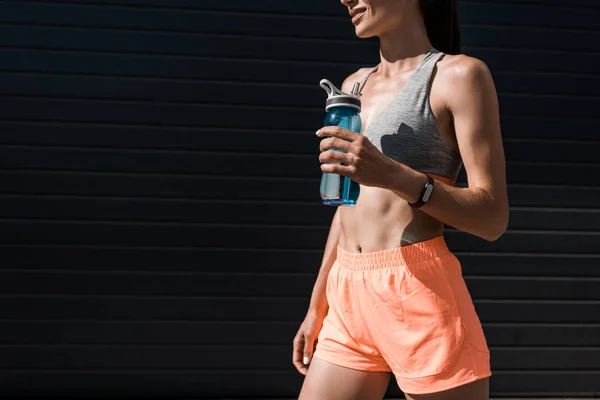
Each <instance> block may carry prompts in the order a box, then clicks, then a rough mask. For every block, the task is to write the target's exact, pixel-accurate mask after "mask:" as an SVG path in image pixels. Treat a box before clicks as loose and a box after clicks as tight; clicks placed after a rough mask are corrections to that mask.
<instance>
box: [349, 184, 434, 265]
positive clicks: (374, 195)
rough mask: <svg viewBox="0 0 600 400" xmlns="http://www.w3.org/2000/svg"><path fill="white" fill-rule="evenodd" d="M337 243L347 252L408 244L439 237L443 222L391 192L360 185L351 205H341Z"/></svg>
mask: <svg viewBox="0 0 600 400" xmlns="http://www.w3.org/2000/svg"><path fill="white" fill-rule="evenodd" d="M340 223H341V232H340V238H339V245H340V247H341V248H342V249H344V250H346V251H350V252H357V253H368V252H373V251H381V250H388V249H392V248H395V247H400V246H408V245H411V244H414V243H418V242H422V241H425V240H429V239H432V238H434V237H436V236H439V235H441V234H442V233H443V231H444V225H443V224H442V223H441V222H440V221H438V220H436V219H434V218H432V217H430V216H429V215H427V214H426V213H424V212H423V211H421V210H419V209H415V208H413V207H410V206H409V205H408V203H407V202H406V201H405V200H403V199H402V198H400V197H398V196H397V195H396V194H394V193H393V192H391V191H389V190H386V189H380V188H375V187H365V186H361V187H360V196H359V198H358V201H357V203H356V205H355V206H354V207H341V209H340Z"/></svg>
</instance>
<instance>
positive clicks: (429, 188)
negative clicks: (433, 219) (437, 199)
mask: <svg viewBox="0 0 600 400" xmlns="http://www.w3.org/2000/svg"><path fill="white" fill-rule="evenodd" d="M432 192H433V185H428V186H427V189H425V193H423V202H427V201H429V198H430V197H431V193H432Z"/></svg>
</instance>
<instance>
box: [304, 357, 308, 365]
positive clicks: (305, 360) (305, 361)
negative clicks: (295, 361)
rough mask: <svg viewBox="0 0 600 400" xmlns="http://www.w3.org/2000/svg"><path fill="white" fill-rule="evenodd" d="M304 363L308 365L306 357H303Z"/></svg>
mask: <svg viewBox="0 0 600 400" xmlns="http://www.w3.org/2000/svg"><path fill="white" fill-rule="evenodd" d="M304 365H308V357H304Z"/></svg>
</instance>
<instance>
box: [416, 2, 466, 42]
mask: <svg viewBox="0 0 600 400" xmlns="http://www.w3.org/2000/svg"><path fill="white" fill-rule="evenodd" d="M419 5H420V7H421V12H422V13H423V20H424V21H425V28H426V29H427V36H429V41H430V42H431V45H432V46H433V47H435V48H436V49H438V50H439V51H441V52H444V53H447V54H459V53H460V26H459V24H458V15H457V13H456V0H419Z"/></svg>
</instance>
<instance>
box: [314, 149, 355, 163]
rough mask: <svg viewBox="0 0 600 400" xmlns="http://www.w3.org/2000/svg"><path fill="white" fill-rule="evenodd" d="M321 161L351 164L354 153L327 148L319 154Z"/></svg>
mask: <svg viewBox="0 0 600 400" xmlns="http://www.w3.org/2000/svg"><path fill="white" fill-rule="evenodd" d="M319 161H320V162H322V163H343V164H351V163H352V155H351V154H348V153H342V152H340V151H336V150H327V151H324V152H322V153H321V154H319Z"/></svg>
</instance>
